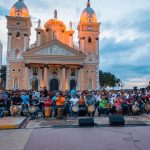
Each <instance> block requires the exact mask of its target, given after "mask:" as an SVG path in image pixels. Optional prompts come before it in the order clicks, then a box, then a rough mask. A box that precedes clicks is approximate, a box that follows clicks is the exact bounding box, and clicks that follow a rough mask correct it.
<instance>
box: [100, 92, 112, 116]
mask: <svg viewBox="0 0 150 150" xmlns="http://www.w3.org/2000/svg"><path fill="white" fill-rule="evenodd" d="M109 112H110V105H109V103H108V102H107V99H106V96H105V95H102V99H101V100H100V103H99V107H98V116H100V115H101V114H102V113H103V114H107V115H108V114H109Z"/></svg>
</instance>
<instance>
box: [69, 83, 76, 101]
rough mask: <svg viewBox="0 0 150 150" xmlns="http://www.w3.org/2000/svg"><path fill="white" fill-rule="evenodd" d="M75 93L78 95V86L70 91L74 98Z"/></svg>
mask: <svg viewBox="0 0 150 150" xmlns="http://www.w3.org/2000/svg"><path fill="white" fill-rule="evenodd" d="M73 95H77V90H76V87H75V86H74V87H73V89H72V90H71V91H70V96H71V98H72V96H73Z"/></svg>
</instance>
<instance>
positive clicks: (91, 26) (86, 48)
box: [78, 0, 100, 90]
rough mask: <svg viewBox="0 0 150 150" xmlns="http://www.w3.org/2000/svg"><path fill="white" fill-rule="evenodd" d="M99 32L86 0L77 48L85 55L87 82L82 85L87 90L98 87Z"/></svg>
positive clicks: (94, 15)
mask: <svg viewBox="0 0 150 150" xmlns="http://www.w3.org/2000/svg"><path fill="white" fill-rule="evenodd" d="M99 34H100V22H98V20H97V17H96V13H95V11H94V10H93V9H92V8H91V3H90V0H88V1H87V6H86V8H85V9H84V10H83V12H82V14H81V17H80V22H79V25H78V38H79V49H80V51H82V52H83V53H84V54H85V55H86V60H85V62H84V63H85V67H84V74H86V77H88V82H86V81H85V83H84V85H85V87H86V89H87V90H92V89H98V88H99Z"/></svg>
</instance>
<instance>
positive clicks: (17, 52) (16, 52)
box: [15, 49, 19, 59]
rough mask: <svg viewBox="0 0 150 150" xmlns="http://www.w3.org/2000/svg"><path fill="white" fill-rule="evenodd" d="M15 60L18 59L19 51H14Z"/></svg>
mask: <svg viewBox="0 0 150 150" xmlns="http://www.w3.org/2000/svg"><path fill="white" fill-rule="evenodd" d="M15 58H16V59H19V49H16V51H15Z"/></svg>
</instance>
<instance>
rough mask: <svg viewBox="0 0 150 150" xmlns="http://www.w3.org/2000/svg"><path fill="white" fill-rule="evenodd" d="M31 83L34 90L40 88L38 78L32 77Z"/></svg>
mask: <svg viewBox="0 0 150 150" xmlns="http://www.w3.org/2000/svg"><path fill="white" fill-rule="evenodd" d="M31 85H32V90H38V79H32V81H31Z"/></svg>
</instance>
